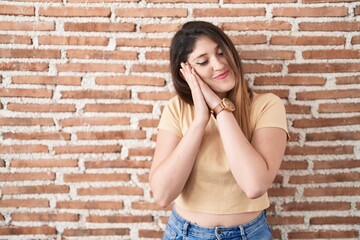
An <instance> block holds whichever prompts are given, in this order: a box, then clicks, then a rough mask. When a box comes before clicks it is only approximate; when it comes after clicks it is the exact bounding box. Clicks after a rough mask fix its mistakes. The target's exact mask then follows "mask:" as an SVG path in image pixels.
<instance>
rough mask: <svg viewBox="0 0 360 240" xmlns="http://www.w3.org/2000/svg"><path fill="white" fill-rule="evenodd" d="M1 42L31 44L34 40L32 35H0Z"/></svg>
mask: <svg viewBox="0 0 360 240" xmlns="http://www.w3.org/2000/svg"><path fill="white" fill-rule="evenodd" d="M0 43H4V44H27V45H30V44H31V43H32V40H31V37H30V36H17V35H0Z"/></svg>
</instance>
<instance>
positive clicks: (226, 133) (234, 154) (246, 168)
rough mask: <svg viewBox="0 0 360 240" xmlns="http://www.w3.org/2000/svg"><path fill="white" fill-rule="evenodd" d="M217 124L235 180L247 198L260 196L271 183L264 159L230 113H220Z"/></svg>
mask: <svg viewBox="0 0 360 240" xmlns="http://www.w3.org/2000/svg"><path fill="white" fill-rule="evenodd" d="M217 122H218V127H219V132H220V136H221V140H222V142H223V146H224V150H225V154H226V156H227V158H228V162H229V167H230V169H231V171H232V174H233V176H234V178H235V180H236V181H237V183H238V184H239V186H240V188H241V189H242V190H243V191H244V192H245V193H246V194H247V196H248V197H250V198H256V197H258V196H261V195H262V194H263V193H264V192H265V191H266V190H267V188H268V187H269V186H270V184H271V182H272V181H273V179H271V178H272V176H271V175H270V174H269V168H268V166H267V163H266V161H265V159H264V158H263V157H262V156H261V154H260V153H259V152H258V151H257V150H256V149H255V148H254V147H253V146H252V145H251V143H250V142H249V141H248V140H247V138H246V137H245V135H244V134H243V132H242V131H241V129H240V127H239V124H238V123H237V121H236V119H235V117H234V115H233V114H232V113H230V112H226V111H223V112H221V113H220V114H219V115H218V116H217Z"/></svg>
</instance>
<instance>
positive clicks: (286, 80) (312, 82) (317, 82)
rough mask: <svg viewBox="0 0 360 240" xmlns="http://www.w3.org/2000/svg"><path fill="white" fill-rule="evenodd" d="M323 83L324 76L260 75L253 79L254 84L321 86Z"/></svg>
mask: <svg viewBox="0 0 360 240" xmlns="http://www.w3.org/2000/svg"><path fill="white" fill-rule="evenodd" d="M325 83H326V80H325V78H324V77H313V76H284V77H273V76H261V77H255V80H254V84H255V85H288V86H303V85H305V86H323V85H325Z"/></svg>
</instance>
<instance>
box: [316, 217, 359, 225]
mask: <svg viewBox="0 0 360 240" xmlns="http://www.w3.org/2000/svg"><path fill="white" fill-rule="evenodd" d="M359 222H360V217H340V216H333V217H332V216H327V217H312V218H310V224H312V225H325V224H331V225H334V224H339V225H346V224H348V225H353V226H355V225H357V224H358V223H359Z"/></svg>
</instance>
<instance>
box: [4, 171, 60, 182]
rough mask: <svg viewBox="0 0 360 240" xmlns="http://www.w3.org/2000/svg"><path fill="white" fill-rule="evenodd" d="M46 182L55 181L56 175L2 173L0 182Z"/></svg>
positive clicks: (44, 173)
mask: <svg viewBox="0 0 360 240" xmlns="http://www.w3.org/2000/svg"><path fill="white" fill-rule="evenodd" d="M36 180H39V181H40V180H41V181H46V180H55V173H52V172H33V173H0V181H2V182H11V181H36Z"/></svg>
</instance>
